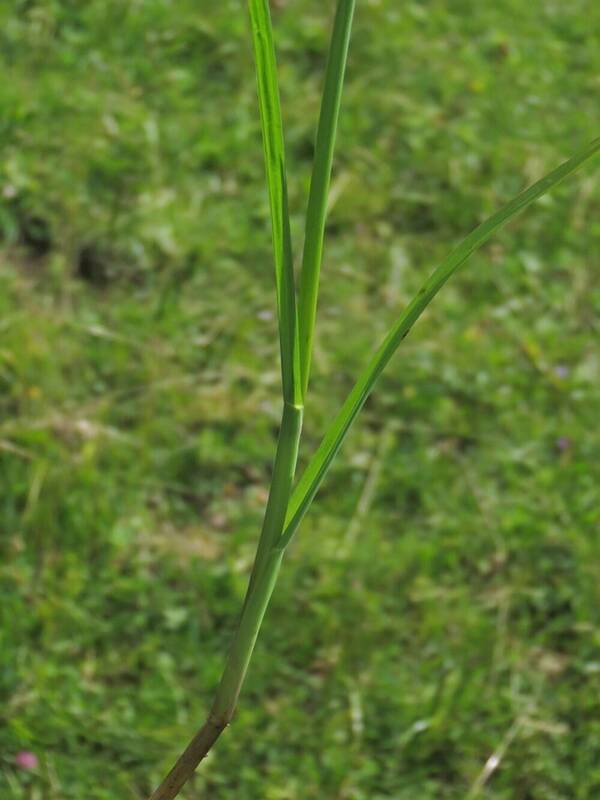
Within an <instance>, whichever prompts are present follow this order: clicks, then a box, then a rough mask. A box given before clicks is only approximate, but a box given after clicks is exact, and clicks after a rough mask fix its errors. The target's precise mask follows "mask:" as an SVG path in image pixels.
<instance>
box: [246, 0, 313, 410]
mask: <svg viewBox="0 0 600 800" xmlns="http://www.w3.org/2000/svg"><path fill="white" fill-rule="evenodd" d="M248 8H249V11H250V21H251V25H252V41H253V45H254V59H255V63H256V78H257V84H258V101H259V107H260V117H261V124H262V135H263V147H264V154H265V167H266V173H267V184H268V189H269V203H270V208H271V226H272V234H273V251H274V257H275V283H276V291H277V313H278V319H279V339H280V348H281V370H282V382H283V395H284V399H285V400H286V401H287V402H289V403H291V404H297V403H299V402H300V398H301V393H300V368H299V344H298V335H297V317H296V292H295V286H294V267H293V257H292V243H291V234H290V220H289V212H288V199H287V184H286V172H285V151H284V142H283V124H282V120H281V104H280V100H279V86H278V82H277V64H276V59H275V46H274V43H273V30H272V25H271V13H270V10H269V3H268V0H249V2H248Z"/></svg>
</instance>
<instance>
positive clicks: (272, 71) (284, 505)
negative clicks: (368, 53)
mask: <svg viewBox="0 0 600 800" xmlns="http://www.w3.org/2000/svg"><path fill="white" fill-rule="evenodd" d="M354 6H355V3H354V0H338V4H337V11H336V15H335V21H334V26H333V34H332V39H331V45H330V49H329V57H328V63H327V69H326V75H325V85H324V91H323V98H322V104H321V112H320V118H319V124H318V129H317V135H316V146H315V157H314V166H313V173H312V179H311V186H310V194H309V201H308V209H307V214H306V226H305V233H304V251H303V257H302V264H301V270H300V276H299V291H298V292H296V287H295V277H294V258H293V248H292V241H291V225H290V218H289V205H288V197H287V178H286V163H285V153H284V137H283V125H282V118H281V109H280V100H279V88H278V77H277V67H276V59H275V48H274V42H273V33H272V26H271V17H270V10H269V3H268V0H249V10H250V21H251V27H252V39H253V45H254V54H255V64H256V75H257V83H258V98H259V107H260V116H261V122H262V133H263V145H264V155H265V167H266V176H267V187H268V194H269V203H270V210H271V226H272V240H273V255H274V263H275V284H276V298H277V316H278V328H279V340H280V357H281V386H282V407H283V410H282V416H281V424H280V428H279V438H278V443H277V449H276V454H275V459H274V463H273V470H272V479H271V485H270V490H269V497H268V501H267V505H266V511H265V516H264V521H263V527H262V532H261V536H260V540H259V544H258V548H257V553H256V558H255V562H254V567H253V570H252V574H251V577H250V581H249V584H248V590H247V594H246V598H245V601H244V605H243V609H242V613H241V617H240V621H239V625H238V628H237V631H236V633H235V635H234V638H233V642H232V644H231V647H230V650H229V654H228V656H227V660H226V663H225V667H224V670H223V674H222V677H221V681H220V683H219V686H218V689H217V692H216V695H215V699H214V702H213V704H212V707H211V710H210V712H209V714H208V717H207V719H206V722H205V723H204V725H203V726H202V727H201V729H200V730H199V732H198V733H197V734H196V735H195V736H194V738H193V739H192V741H191V742H190V744H189V745H188V746H187V748H186V749H185V751H184V752H183V754H182V755H181V757H180V758H179V760H178V761H177V762H176V764H175V766H174V767H173V769H172V770H171V772H170V773H169V774H168V775H167V776H166V778H165V779H164V781H163V782H162V783H161V784H160V786H159V787H158V788H157V789H156V790H155V791H154V793H153V794H152V796H151V798H150V800H173V798H175V797H176V796H177V795H178V794H179V792H180V790H181V789H182V787H183V786H184V784H185V783H186V781H187V780H188V779H189V778H190V777H191V775H192V774H193V772H194V770H195V769H196V767H197V766H198V764H199V763H200V761H201V760H202V759H203V758H204V757H205V756H206V755H207V753H208V752H209V751H210V749H211V748H212V746H213V745H214V743H215V742H216V741H217V739H218V737H219V736H220V734H221V733H222V732H223V730H224V729H225V728H226V727H227V726H228V724H229V723H230V721H231V719H232V717H233V714H234V711H235V708H236V705H237V701H238V697H239V694H240V690H241V687H242V684H243V682H244V678H245V676H246V672H247V670H248V666H249V663H250V660H251V657H252V652H253V649H254V645H255V643H256V640H257V636H258V633H259V630H260V627H261V624H262V621H263V618H264V614H265V611H266V609H267V606H268V604H269V600H270V598H271V595H272V593H273V590H274V588H275V584H276V581H277V577H278V574H279V570H280V567H281V563H282V559H283V556H284V553H285V550H286V548H287V546H288V545H289V543H290V541H291V540H292V537H293V535H294V533H295V532H296V530H297V528H298V526H299V524H300V522H301V521H302V518H303V517H304V515H305V513H306V512H307V510H308V508H309V507H310V504H311V502H312V501H313V499H314V497H315V495H316V493H317V491H318V489H319V487H320V485H321V483H322V481H323V479H324V478H325V476H326V474H327V471H328V470H329V468H330V466H331V464H332V462H333V460H334V458H335V456H336V454H337V453H338V451H339V449H340V447H341V445H342V444H343V442H344V439H345V437H346V435H347V433H348V431H349V429H350V427H351V425H352V424H353V422H354V420H355V419H356V417H357V415H358V414H359V412H360V410H361V409H362V407H363V406H364V403H365V401H366V400H367V398H368V397H369V395H370V393H371V391H372V389H373V387H374V385H375V383H376V381H377V379H378V377H379V376H380V375H381V373H382V371H383V370H384V369H385V367H386V365H387V364H388V363H389V361H390V359H391V358H392V356H393V355H394V353H395V352H396V350H397V348H398V347H399V345H400V343H401V342H402V341H403V340H404V339H405V337H406V336H407V335H408V333H409V332H410V330H411V328H412V326H413V325H414V324H415V322H416V321H417V320H418V319H419V317H420V316H421V315H422V313H423V312H424V311H425V309H426V308H427V307H428V305H429V304H430V303H431V301H432V300H433V298H434V297H435V296H436V294H437V293H438V292H439V290H440V289H441V288H442V287H443V286H444V284H445V283H446V282H447V281H448V280H449V278H450V277H451V276H452V275H453V274H454V273H455V272H456V270H458V269H459V268H460V267H461V266H462V265H463V264H464V263H465V262H466V261H467V259H468V258H469V257H470V256H471V255H472V254H473V253H474V252H475V251H476V250H477V249H478V248H480V247H481V246H482V245H483V244H484V243H485V242H486V241H487V240H488V239H489V238H490V237H491V236H492V235H493V234H494V233H495V232H496V231H498V230H499V229H500V228H501V227H502V226H503V225H505V224H506V223H507V222H509V221H510V220H511V219H512V218H513V217H515V216H516V215H517V214H519V213H520V212H521V211H523V210H524V209H526V208H527V207H528V206H530V205H531V204H532V203H533V202H534V201H535V200H537V199H538V198H540V197H542V196H543V195H544V194H546V193H547V192H548V191H550V190H551V189H552V188H553V187H554V186H555V185H556V184H558V183H559V181H561V180H563V179H564V178H566V177H567V176H569V175H570V174H571V173H573V172H574V171H575V170H576V169H577V168H578V167H580V166H581V165H582V164H584V163H585V162H586V161H588V160H589V159H590V158H592V156H594V155H595V154H596V153H597V152H598V151H599V150H600V139H596V140H594V141H593V142H592V143H591V144H590V145H589V146H587V147H585V148H583V149H582V150H580V151H579V152H577V153H576V154H575V155H573V156H572V157H571V158H570V159H569V160H568V161H566V162H564V163H563V164H561V165H560V166H559V167H557V168H556V169H555V170H553V171H552V172H550V173H549V174H547V175H546V176H545V177H543V178H542V179H541V180H539V181H537V182H536V183H535V184H533V185H532V186H530V187H529V188H528V189H526V190H524V191H523V192H521V193H520V194H518V195H517V196H516V197H515V198H514V199H513V200H511V201H510V202H508V203H507V204H506V205H504V206H503V207H502V208H501V209H500V210H499V211H497V212H496V213H495V214H493V215H492V216H491V217H489V218H488V219H487V220H486V221H484V222H483V223H481V224H480V225H479V226H478V227H476V228H475V229H474V230H473V231H472V232H471V233H470V234H469V235H468V236H466V237H465V239H463V241H462V242H461V243H460V244H459V245H458V246H457V247H455V249H454V250H452V252H451V253H450V254H449V256H448V257H447V258H446V259H444V260H443V261H442V262H441V263H440V265H439V266H438V267H437V268H436V269H435V270H434V271H433V273H432V274H431V276H430V277H429V279H428V280H427V281H426V282H425V283H424V284H423V286H422V287H421V289H420V290H419V291H418V292H417V294H416V295H415V296H414V298H413V299H412V300H411V301H410V302H409V303H408V305H407V306H406V308H405V310H404V311H403V312H402V313H401V314H400V315H399V317H398V319H397V321H396V323H395V324H394V325H393V326H392V328H391V330H390V331H389V333H388V334H387V336H386V337H385V338H384V340H383V342H382V344H381V345H380V346H379V348H378V349H377V350H376V352H375V355H374V356H373V357H372V359H371V360H370V362H369V363H368V365H367V367H366V368H365V369H364V371H363V372H362V373H361V374H360V376H359V378H358V380H357V381H356V383H355V385H354V387H353V388H352V390H351V391H350V393H349V395H348V397H347V399H346V400H345V402H344V403H343V405H342V407H341V409H340V411H339V412H338V414H337V415H336V416H335V418H334V419H333V421H332V423H331V424H330V426H329V427H328V429H327V431H326V432H325V435H324V437H323V440H322V442H321V444H320V445H319V447H318V448H317V450H316V452H315V454H314V456H313V457H312V459H311V460H310V461H309V463H308V466H307V467H306V469H305V471H304V472H303V474H302V476H301V477H300V479H299V480H298V482H297V484H296V486H295V487H294V477H295V471H296V462H297V458H298V449H299V444H300V439H301V433H302V420H303V413H304V408H305V405H306V398H307V392H308V384H309V374H310V364H311V354H312V347H313V336H314V328H315V320H316V309H317V298H318V293H319V276H320V270H321V262H322V257H323V238H324V231H325V220H326V210H327V201H328V192H329V184H330V176H331V169H332V161H333V151H334V143H335V136H336V128H337V121H338V115H339V110H340V101H341V96H342V85H343V80H344V72H345V66H346V59H347V54H348V45H349V40H350V29H351V25H352V19H353V15H354Z"/></svg>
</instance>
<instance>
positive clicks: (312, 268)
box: [298, 0, 355, 396]
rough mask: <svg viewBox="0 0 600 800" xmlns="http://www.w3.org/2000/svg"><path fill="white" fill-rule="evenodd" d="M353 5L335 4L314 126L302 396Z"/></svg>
mask: <svg viewBox="0 0 600 800" xmlns="http://www.w3.org/2000/svg"><path fill="white" fill-rule="evenodd" d="M354 6H355V0H339V2H338V4H337V9H336V14H335V21H334V24H333V33H332V37H331V45H330V48H329V56H328V59H327V70H326V73H325V88H324V90H323V99H322V101H321V112H320V115H319V124H318V126H317V139H316V145H315V160H314V164H313V172H312V177H311V181H310V193H309V197H308V208H307V212H306V229H305V236H304V251H303V254H302V270H301V272H300V290H299V298H298V328H299V336H300V341H299V344H300V371H301V382H302V394H303V396H305V395H306V389H307V387H308V378H309V374H310V361H311V355H312V341H313V334H314V328H315V317H316V313H317V296H318V293H319V274H320V271H321V260H322V256H323V236H324V232H325V218H326V216H327V198H328V194H329V182H330V179H331V165H332V162H333V150H334V146H335V135H336V131H337V123H338V118H339V112H340V102H341V97H342V88H343V84H344V73H345V70H346V61H347V57H348V45H349V43H350V30H351V28H352V18H353V16H354Z"/></svg>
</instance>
